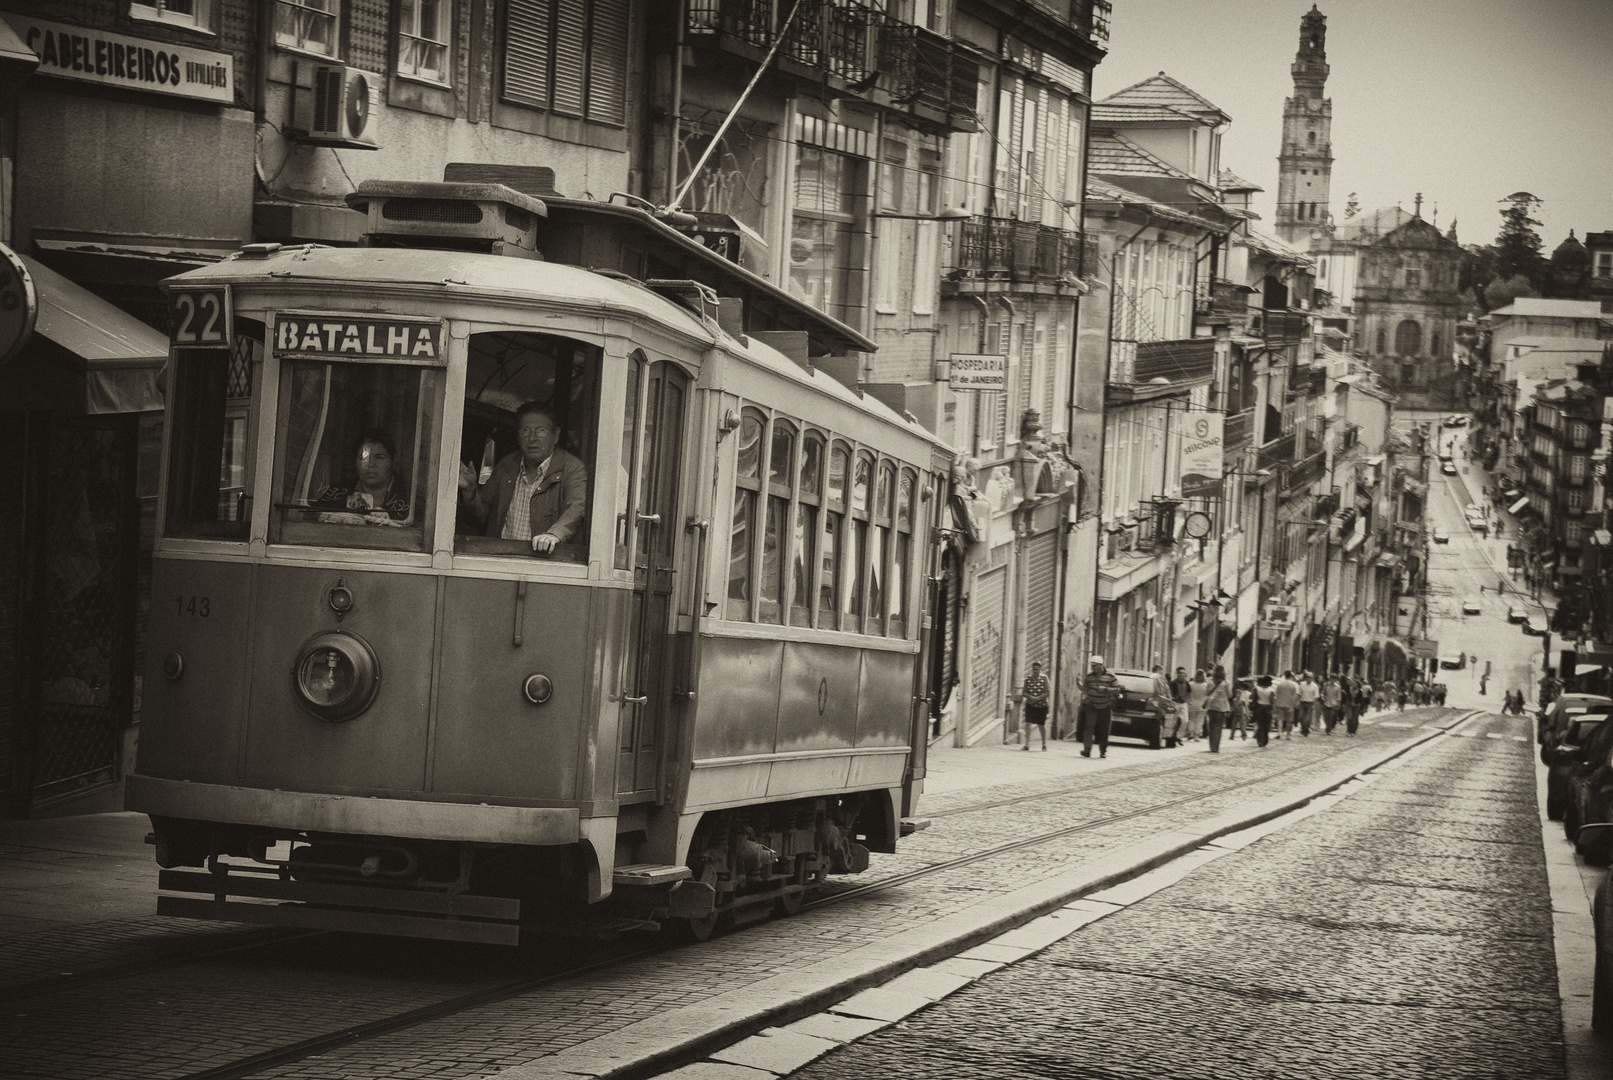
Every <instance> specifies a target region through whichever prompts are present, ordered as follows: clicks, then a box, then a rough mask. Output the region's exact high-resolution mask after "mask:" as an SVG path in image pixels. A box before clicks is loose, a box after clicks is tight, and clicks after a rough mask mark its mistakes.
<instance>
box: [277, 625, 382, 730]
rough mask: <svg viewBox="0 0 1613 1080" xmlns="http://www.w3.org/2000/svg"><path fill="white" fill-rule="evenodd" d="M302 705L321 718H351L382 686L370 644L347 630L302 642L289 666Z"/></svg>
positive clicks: (373, 651) (331, 632) (379, 666)
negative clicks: (294, 660) (293, 662)
mask: <svg viewBox="0 0 1613 1080" xmlns="http://www.w3.org/2000/svg"><path fill="white" fill-rule="evenodd" d="M291 674H292V682H293V684H294V685H295V686H296V689H297V700H298V701H300V702H301V703H302V707H303V708H305V709H307V710H308V711H309V712H311V713H313V714H314V715H315V716H317V717H319V718H320V719H321V720H333V721H340V720H351V719H353V718H354V717H355V716H358V715H359V714H361V713H363V712H364V710H365V709H368V708H369V707H370V704H371V703H372V702H373V701H374V700H375V694H376V691H377V690H379V689H380V688H381V664H380V661H378V660H377V659H376V658H375V650H374V649H372V648H370V643H369V642H367V641H365V640H364V639H363V638H361V637H359V636H358V635H357V634H353V633H349V632H348V631H346V630H330V631H327V632H325V633H322V634H315V635H314V636H313V637H311V638H309V639H308V640H307V641H306V642H304V643H303V647H302V649H301V650H299V651H298V653H297V662H296V664H295V665H293V667H292V672H291Z"/></svg>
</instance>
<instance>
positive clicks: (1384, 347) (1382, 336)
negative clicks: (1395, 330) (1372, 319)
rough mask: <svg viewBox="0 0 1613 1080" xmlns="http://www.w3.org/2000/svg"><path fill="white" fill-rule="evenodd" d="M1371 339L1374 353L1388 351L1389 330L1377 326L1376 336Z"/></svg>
mask: <svg viewBox="0 0 1613 1080" xmlns="http://www.w3.org/2000/svg"><path fill="white" fill-rule="evenodd" d="M1373 341H1374V345H1375V348H1374V349H1373V350H1372V351H1373V352H1375V353H1383V352H1387V351H1388V345H1389V331H1387V330H1385V329H1384V328H1383V327H1381V326H1380V327H1378V336H1377V337H1376V338H1374V339H1373Z"/></svg>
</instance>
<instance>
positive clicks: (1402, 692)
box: [1395, 686, 1406, 712]
mask: <svg viewBox="0 0 1613 1080" xmlns="http://www.w3.org/2000/svg"><path fill="white" fill-rule="evenodd" d="M1395 705H1396V707H1397V708H1398V710H1399V711H1400V712H1405V711H1406V688H1405V687H1404V686H1402V687H1400V688H1398V689H1397V690H1396V691H1395Z"/></svg>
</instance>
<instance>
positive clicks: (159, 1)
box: [129, 0, 218, 34]
mask: <svg viewBox="0 0 1613 1080" xmlns="http://www.w3.org/2000/svg"><path fill="white" fill-rule="evenodd" d="M216 8H217V0H149V2H146V3H131V4H130V5H129V18H131V19H139V20H141V21H143V22H160V23H166V24H167V25H169V26H179V27H183V28H184V29H186V30H200V31H202V32H203V33H208V34H210V33H213V32H214V30H216V29H217V20H218V13H217V11H216Z"/></svg>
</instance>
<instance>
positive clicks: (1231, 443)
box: [1221, 409, 1255, 457]
mask: <svg viewBox="0 0 1613 1080" xmlns="http://www.w3.org/2000/svg"><path fill="white" fill-rule="evenodd" d="M1254 433H1255V411H1254V410H1253V409H1245V410H1243V411H1242V412H1235V413H1228V414H1227V419H1226V424H1225V426H1224V427H1223V429H1222V435H1221V445H1222V446H1223V447H1224V448H1225V450H1224V453H1225V454H1226V455H1227V456H1228V457H1230V456H1231V455H1232V453H1233V451H1238V452H1240V453H1241V452H1242V451H1243V448H1244V447H1246V446H1248V445H1249V441H1250V440H1251V439H1252V438H1253V437H1254Z"/></svg>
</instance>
